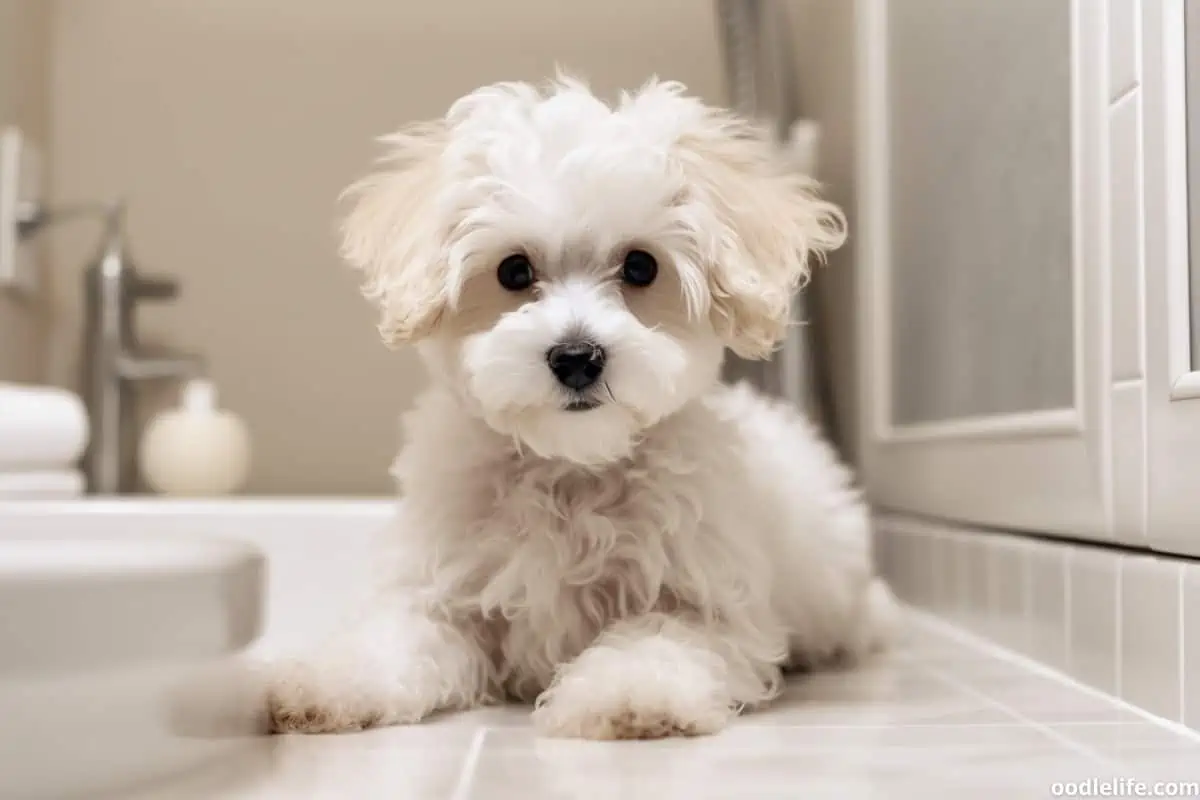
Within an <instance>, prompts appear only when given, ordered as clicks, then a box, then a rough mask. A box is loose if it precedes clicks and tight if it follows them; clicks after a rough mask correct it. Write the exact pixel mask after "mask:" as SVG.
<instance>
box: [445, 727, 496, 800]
mask: <svg viewBox="0 0 1200 800" xmlns="http://www.w3.org/2000/svg"><path fill="white" fill-rule="evenodd" d="M487 732H488V729H487V726H486V725H482V726H480V727H479V729H478V730H477V731H475V735H474V736H472V737H471V746H470V747H469V748H467V756H466V758H464V759H463V765H462V769H461V770H460V771H459V773H458V783H457V784H455V786H454V794H452V795H451V796H450V797H451V800H467V798H468V797H470V796H471V784H472V783H473V782H474V780H475V770H476V768H477V767H478V766H479V756H480V754H481V753H483V740H484V739H486V738H487Z"/></svg>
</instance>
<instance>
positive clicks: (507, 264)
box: [496, 253, 533, 292]
mask: <svg viewBox="0 0 1200 800" xmlns="http://www.w3.org/2000/svg"><path fill="white" fill-rule="evenodd" d="M496 280H498V281H500V285H501V286H503V287H504V288H505V289H508V290H509V291H510V292H523V291H525V290H526V289H528V288H529V287H530V286H533V264H531V263H530V262H529V257H528V256H526V255H524V254H522V253H516V254H514V255H511V256H509V257H508V258H506V259H504V260H503V261H501V262H500V266H498V267H496Z"/></svg>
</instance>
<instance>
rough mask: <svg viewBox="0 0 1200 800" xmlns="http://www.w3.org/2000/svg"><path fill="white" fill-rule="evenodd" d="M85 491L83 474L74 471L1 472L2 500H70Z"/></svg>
mask: <svg viewBox="0 0 1200 800" xmlns="http://www.w3.org/2000/svg"><path fill="white" fill-rule="evenodd" d="M83 491H84V480H83V473H81V472H79V471H78V470H74V469H46V470H35V471H30V472H0V500H70V499H72V498H77V497H81V496H82V495H83Z"/></svg>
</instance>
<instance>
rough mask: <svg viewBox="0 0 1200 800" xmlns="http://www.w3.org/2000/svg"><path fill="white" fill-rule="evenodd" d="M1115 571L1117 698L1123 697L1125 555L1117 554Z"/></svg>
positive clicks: (1114, 625) (1115, 692) (1114, 692)
mask: <svg viewBox="0 0 1200 800" xmlns="http://www.w3.org/2000/svg"><path fill="white" fill-rule="evenodd" d="M1116 572H1117V600H1116V609H1115V613H1114V616H1115V617H1116V620H1114V622H1113V627H1114V628H1116V633H1115V635H1114V640H1115V642H1116V643H1115V644H1114V645H1113V660H1114V661H1116V662H1117V663H1116V666H1115V667H1114V669H1113V673H1114V674H1113V683H1114V684H1116V685H1115V686H1114V687H1113V694H1114V695H1115V696H1116V697H1118V698H1123V697H1125V685H1124V684H1125V622H1124V619H1125V557H1124V556H1118V557H1117V564H1116Z"/></svg>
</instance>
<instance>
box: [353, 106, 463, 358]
mask: <svg viewBox="0 0 1200 800" xmlns="http://www.w3.org/2000/svg"><path fill="white" fill-rule="evenodd" d="M382 141H383V142H384V144H385V145H387V147H388V148H389V150H388V153H387V155H385V156H384V158H383V159H382V160H381V162H380V169H379V171H378V172H376V173H374V174H372V175H369V176H367V177H366V178H363V179H362V180H360V181H358V182H357V183H355V184H353V185H352V186H351V187H350V188H349V189H347V190H346V191H345V193H344V194H343V198H346V199H349V200H350V202H351V203H352V206H351V209H350V211H349V213H348V214H347V215H346V217H345V219H344V220H343V222H342V247H341V254H342V257H343V258H344V259H345V260H346V261H347V262H348V263H349V264H350V265H351V266H352V267H354V268H356V269H358V270H361V271H362V272H363V275H364V282H363V287H362V289H363V294H364V295H366V296H367V297H368V298H369V299H371V300H373V301H375V302H377V303H378V304H379V307H380V309H381V311H382V318H381V320H380V323H379V332H380V334H381V335H382V336H383V340H384V341H385V342H386V343H387V344H389V345H392V346H394V345H398V344H401V343H404V342H409V341H412V340H414V339H418V338H421V337H423V336H425V335H427V334H428V333H429V332H430V331H432V330H433V329H434V327H436V326H437V324H438V321H439V320H440V319H441V317H442V315H443V314H444V313H445V310H446V307H447V304H448V302H449V292H450V288H449V286H448V280H447V270H448V268H447V265H446V258H445V254H444V252H443V244H444V241H445V236H444V235H442V234H443V233H444V232H443V231H441V230H440V228H441V224H440V220H439V219H438V217H437V216H436V213H435V211H436V209H435V204H436V195H437V189H438V185H439V182H440V174H439V173H440V164H439V159H440V156H441V153H442V151H443V149H444V147H445V143H446V128H445V125H444V124H443V123H441V122H426V123H420V124H417V125H414V126H411V127H409V128H405V129H403V130H401V131H399V132H398V133H395V134H392V135H390V136H387V137H384V138H383V140H382Z"/></svg>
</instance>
